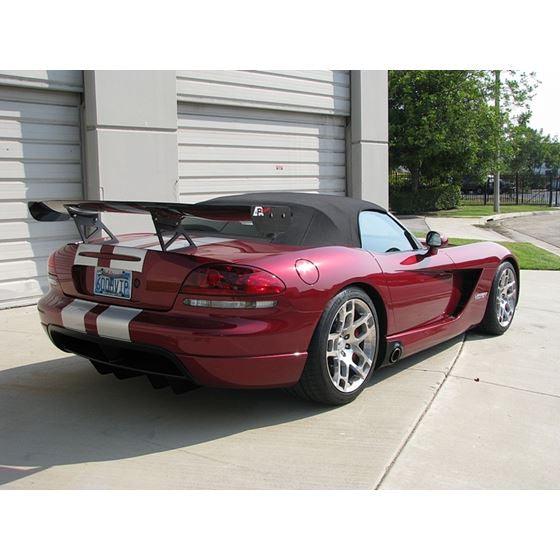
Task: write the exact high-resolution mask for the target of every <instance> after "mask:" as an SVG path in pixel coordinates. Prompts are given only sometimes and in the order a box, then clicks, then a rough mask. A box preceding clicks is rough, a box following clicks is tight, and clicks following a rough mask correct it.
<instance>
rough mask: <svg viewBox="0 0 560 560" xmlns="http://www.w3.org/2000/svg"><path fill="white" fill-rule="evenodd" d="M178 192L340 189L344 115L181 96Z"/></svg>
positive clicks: (199, 195) (200, 195)
mask: <svg viewBox="0 0 560 560" xmlns="http://www.w3.org/2000/svg"><path fill="white" fill-rule="evenodd" d="M178 124H179V130H178V142H179V199H180V200H181V201H183V202H196V201H199V200H204V199H207V198H211V197H213V196H219V195H225V194H238V193H243V192H248V191H304V192H321V193H331V194H344V192H345V190H346V155H345V153H346V146H345V126H346V118H345V117H339V116H332V115H320V114H307V113H296V112H288V111H274V110H266V109H253V108H245V107H222V106H218V105H209V104H208V105H204V104H190V103H179V105H178Z"/></svg>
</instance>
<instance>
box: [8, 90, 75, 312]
mask: <svg viewBox="0 0 560 560" xmlns="http://www.w3.org/2000/svg"><path fill="white" fill-rule="evenodd" d="M79 103H80V96H79V94H74V93H66V92H53V91H40V90H33V89H24V88H15V87H7V86H0V308H3V307H11V306H15V305H24V304H27V303H33V302H35V301H36V300H37V299H38V297H39V296H40V295H41V293H42V292H43V291H44V290H45V288H46V284H47V282H46V271H47V258H48V255H49V253H51V252H52V251H53V250H54V249H56V248H57V247H59V246H60V245H62V244H63V243H65V242H66V241H67V240H69V239H74V238H75V237H76V232H75V228H74V225H73V224H72V223H68V222H66V223H38V222H34V221H33V220H32V218H31V216H30V215H29V211H28V209H27V204H26V202H27V201H28V200H41V199H57V198H62V199H77V198H81V197H82V172H81V151H80V113H79Z"/></svg>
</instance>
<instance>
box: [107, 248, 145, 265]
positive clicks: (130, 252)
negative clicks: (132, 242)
mask: <svg viewBox="0 0 560 560" xmlns="http://www.w3.org/2000/svg"><path fill="white" fill-rule="evenodd" d="M118 255H126V256H127V257H137V258H139V259H140V260H138V261H127V260H121V259H119V258H118ZM145 258H146V250H145V249H133V248H132V247H121V246H119V245H117V246H116V247H115V248H114V249H113V255H112V256H111V262H110V264H109V267H110V268H119V269H121V270H122V269H125V270H132V271H133V272H142V268H143V266H144V259H145Z"/></svg>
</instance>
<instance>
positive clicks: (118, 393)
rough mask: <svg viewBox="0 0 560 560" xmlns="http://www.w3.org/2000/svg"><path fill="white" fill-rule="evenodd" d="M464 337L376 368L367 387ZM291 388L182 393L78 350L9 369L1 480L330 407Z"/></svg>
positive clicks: (0, 415) (1, 400) (0, 389)
mask: <svg viewBox="0 0 560 560" xmlns="http://www.w3.org/2000/svg"><path fill="white" fill-rule="evenodd" d="M455 342H456V339H454V340H452V341H450V342H448V343H444V344H442V345H440V346H438V347H437V348H435V349H431V350H428V351H426V352H422V353H420V354H418V355H416V356H413V357H411V358H406V359H404V360H403V361H402V362H399V363H398V364H396V365H394V366H391V367H387V368H383V369H381V370H379V371H377V372H376V373H375V375H374V377H373V379H372V380H371V381H370V383H369V386H368V388H366V391H369V390H375V389H374V386H375V385H376V384H378V383H381V382H382V381H384V380H385V379H387V378H389V377H392V376H393V375H395V374H398V373H400V372H401V371H403V370H404V369H406V368H408V367H412V366H414V365H415V364H419V363H420V362H422V361H423V360H425V359H426V358H429V357H430V356H431V355H435V354H437V353H439V352H441V351H443V350H445V349H446V348H447V347H450V346H451V345H453V344H454V343H455ZM329 410H331V409H330V408H329V407H325V406H322V405H318V404H315V403H309V402H305V401H300V400H298V399H295V398H293V397H292V396H291V395H289V394H287V393H286V392H285V391H282V390H218V389H207V388H202V389H198V390H196V391H192V392H189V393H186V394H183V395H180V396H177V395H174V394H173V393H172V392H171V391H170V389H163V390H160V391H156V390H154V389H153V388H152V387H151V386H150V385H149V383H148V381H147V379H145V378H143V377H138V378H133V379H127V380H123V381H119V380H117V379H116V378H115V377H113V376H112V375H104V376H102V375H99V374H98V373H97V372H95V370H94V369H93V367H92V366H91V365H90V364H89V362H87V361H86V360H83V359H82V358H78V357H75V356H71V357H65V358H60V359H56V360H51V361H47V362H40V363H35V364H30V365H25V366H20V367H15V368H11V369H7V370H4V371H2V372H0V485H2V484H6V483H8V482H11V481H14V480H17V479H19V478H23V477H25V476H28V475H30V474H34V473H36V472H38V471H40V470H44V469H46V468H49V467H51V466H55V465H66V464H74V463H84V462H95V461H111V460H116V459H124V458H129V457H138V456H142V455H146V454H151V453H158V452H162V451H166V450H171V449H178V448H184V447H188V446H191V445H195V444H198V443H201V442H205V441H210V440H216V439H219V438H224V437H227V436H230V435H232V434H236V433H240V432H243V431H246V430H253V429H257V428H261V427H264V426H271V425H279V424H283V423H287V422H291V421H293V420H297V419H301V418H306V417H309V416H313V415H317V414H322V413H326V412H328V411H329Z"/></svg>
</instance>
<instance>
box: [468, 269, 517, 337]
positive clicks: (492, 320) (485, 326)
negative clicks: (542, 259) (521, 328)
mask: <svg viewBox="0 0 560 560" xmlns="http://www.w3.org/2000/svg"><path fill="white" fill-rule="evenodd" d="M506 269H508V270H510V271H511V273H513V277H514V278H515V286H516V294H515V307H514V309H513V315H512V316H511V319H510V320H509V323H508V324H507V325H503V324H500V322H499V321H498V315H497V313H496V300H497V298H498V289H499V281H500V278H501V277H502V274H504V271H505V270H506ZM518 299H519V278H518V276H517V271H516V270H515V267H514V266H513V265H512V264H511V262H509V261H505V262H503V263H502V264H501V265H500V266H499V267H498V269H497V270H496V274H494V280H493V281H492V288H491V289H490V293H489V294H488V302H487V304H486V312H485V313H484V318H483V319H482V322H481V323H480V325H479V326H478V329H477V330H478V331H480V332H482V333H485V334H492V335H501V334H504V333H505V332H506V331H507V330H508V329H509V327H510V326H511V323H512V322H513V318H514V316H515V311H516V309H517V301H518Z"/></svg>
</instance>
